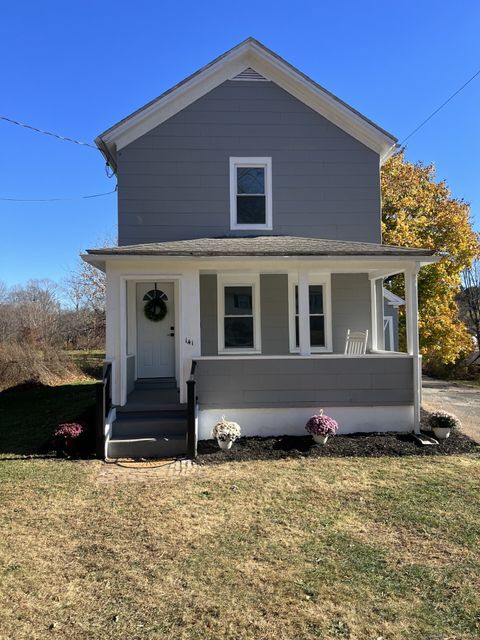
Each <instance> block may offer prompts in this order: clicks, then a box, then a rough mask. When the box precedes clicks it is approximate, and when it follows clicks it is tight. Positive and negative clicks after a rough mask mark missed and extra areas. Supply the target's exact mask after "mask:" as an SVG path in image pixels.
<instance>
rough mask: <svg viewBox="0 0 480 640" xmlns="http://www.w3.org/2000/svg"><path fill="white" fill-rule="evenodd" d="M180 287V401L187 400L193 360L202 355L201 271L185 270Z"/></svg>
mask: <svg viewBox="0 0 480 640" xmlns="http://www.w3.org/2000/svg"><path fill="white" fill-rule="evenodd" d="M182 276H183V277H182V279H181V285H180V287H181V289H180V298H181V303H180V323H181V331H180V344H179V348H180V363H181V365H180V371H181V376H182V379H181V380H179V381H178V382H179V387H180V402H186V399H187V395H186V394H187V389H186V381H187V380H188V379H189V378H190V368H191V364H192V360H194V359H195V357H196V356H199V355H201V353H202V350H201V344H200V272H199V270H198V269H191V270H190V269H189V270H188V271H187V270H185V271H184V272H183V274H182Z"/></svg>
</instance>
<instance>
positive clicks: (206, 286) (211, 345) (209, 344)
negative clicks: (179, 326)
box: [200, 274, 218, 356]
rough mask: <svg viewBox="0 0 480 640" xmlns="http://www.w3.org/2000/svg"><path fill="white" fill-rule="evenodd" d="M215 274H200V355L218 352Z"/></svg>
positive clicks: (210, 354)
mask: <svg viewBox="0 0 480 640" xmlns="http://www.w3.org/2000/svg"><path fill="white" fill-rule="evenodd" d="M217 325H218V320H217V276H216V275H215V274H204V275H200V340H201V344H202V356H213V355H216V354H217V353H218V326H217Z"/></svg>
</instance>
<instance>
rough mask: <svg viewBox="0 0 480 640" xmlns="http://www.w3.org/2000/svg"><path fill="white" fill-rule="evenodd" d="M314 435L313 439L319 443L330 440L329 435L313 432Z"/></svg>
mask: <svg viewBox="0 0 480 640" xmlns="http://www.w3.org/2000/svg"><path fill="white" fill-rule="evenodd" d="M312 435H313V439H314V440H315V442H316V443H317V444H325V443H326V442H327V440H328V436H319V435H316V434H312Z"/></svg>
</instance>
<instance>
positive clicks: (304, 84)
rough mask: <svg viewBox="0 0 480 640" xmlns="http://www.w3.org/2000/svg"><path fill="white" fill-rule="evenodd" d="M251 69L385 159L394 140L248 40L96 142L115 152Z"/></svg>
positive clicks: (267, 50) (394, 145)
mask: <svg viewBox="0 0 480 640" xmlns="http://www.w3.org/2000/svg"><path fill="white" fill-rule="evenodd" d="M246 67H250V68H252V69H254V70H255V71H257V72H258V73H259V74H260V75H263V76H265V77H266V78H268V79H269V80H272V81H273V82H275V83H276V84H278V86H280V87H281V88H283V89H284V90H285V91H287V92H288V93H290V94H291V95H293V96H294V97H295V98H297V99H298V100H300V101H302V102H303V103H304V104H306V105H307V106H309V107H310V108H311V109H313V110H314V111H316V112H317V113H319V114H321V115H322V116H324V117H325V118H327V119H328V120H330V122H332V123H333V124H335V125H337V126H338V127H340V128H341V129H343V130H344V131H346V132H347V133H349V134H350V135H351V136H353V137H354V138H356V139H357V140H359V141H360V142H362V143H363V144H365V145H366V146H367V147H369V148H370V149H373V150H374V151H375V152H376V153H378V154H379V155H380V159H381V161H384V160H386V159H387V158H388V157H389V156H390V155H391V154H392V153H393V152H394V150H395V148H396V140H395V138H394V137H393V136H392V135H391V134H389V133H387V132H386V131H383V130H381V129H380V128H378V127H377V126H375V125H374V123H373V122H371V121H369V120H368V119H367V118H365V117H364V116H363V115H361V114H360V113H359V112H357V111H355V110H354V109H352V108H351V107H349V106H348V105H347V104H346V103H344V102H342V101H341V100H339V99H338V98H336V97H335V96H334V95H333V94H331V93H330V92H328V91H327V90H326V89H324V88H323V87H321V86H320V85H318V84H316V83H315V82H314V81H312V80H311V79H310V78H308V77H307V76H305V75H304V74H302V73H301V72H300V71H298V70H297V69H295V68H294V67H293V66H292V65H290V64H289V63H288V62H286V61H285V60H283V59H282V58H280V57H279V56H278V55H276V54H275V53H274V52H273V51H270V50H269V49H267V48H266V47H265V46H264V45H262V44H261V43H259V42H258V41H256V40H254V39H253V38H248V39H247V40H245V41H244V42H242V43H240V44H239V45H238V46H236V47H234V48H233V49H231V50H230V51H228V52H227V53H225V54H223V56H221V57H220V58H217V59H216V60H214V61H213V62H211V63H210V64H209V65H207V66H206V67H204V68H203V69H201V70H200V71H198V72H197V73H195V74H193V75H192V76H190V77H189V78H187V79H186V80H184V81H183V82H181V83H180V84H179V85H177V86H176V87H174V88H173V89H171V90H169V91H167V92H166V93H164V94H162V95H161V96H159V97H158V98H157V99H155V100H153V101H152V102H151V103H150V104H148V105H146V106H145V107H143V108H142V109H140V110H138V111H137V112H135V113H133V114H132V115H130V116H129V117H127V118H125V119H124V120H122V121H120V122H119V123H118V124H116V125H114V126H113V127H111V128H110V129H108V130H107V131H106V132H104V133H103V134H101V135H100V136H99V137H98V138H97V139H96V143H97V145H98V146H99V147H100V148H101V147H102V145H105V146H106V147H107V148H108V151H109V153H110V154H111V155H112V156H113V157H115V154H116V151H117V150H119V149H122V148H123V147H125V146H126V145H128V144H130V143H131V142H133V141H134V140H136V139H137V138H139V137H140V136H142V135H144V134H145V133H147V132H148V131H150V130H151V129H153V128H155V127H157V126H158V125H159V124H161V123H162V122H165V121H166V120H168V118H171V117H172V116H173V115H175V114H176V113H178V112H179V111H181V110H182V109H184V108H185V107H187V106H188V105H190V104H192V103H193V102H195V100H198V99H199V98H201V97H202V96H204V95H205V94H207V93H208V92H209V91H212V89H215V87H217V86H219V85H220V84H222V83H223V82H225V81H226V80H228V79H231V78H233V77H235V76H236V75H238V74H239V73H241V72H242V71H244V69H245V68H246Z"/></svg>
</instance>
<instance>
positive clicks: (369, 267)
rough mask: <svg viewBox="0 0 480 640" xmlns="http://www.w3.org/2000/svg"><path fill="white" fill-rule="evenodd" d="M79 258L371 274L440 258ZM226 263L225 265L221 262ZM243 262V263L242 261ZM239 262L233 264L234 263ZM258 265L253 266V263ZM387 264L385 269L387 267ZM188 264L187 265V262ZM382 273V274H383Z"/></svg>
mask: <svg viewBox="0 0 480 640" xmlns="http://www.w3.org/2000/svg"><path fill="white" fill-rule="evenodd" d="M80 257H81V258H82V260H84V261H85V262H88V264H91V265H93V266H94V267H97V268H98V269H101V270H103V271H105V269H106V263H107V262H108V263H114V262H125V263H129V264H130V263H132V262H134V263H135V262H137V263H139V264H140V265H141V266H142V267H143V266H144V265H145V263H148V262H157V263H161V264H162V266H165V264H166V263H173V264H174V265H175V268H178V263H182V262H185V263H192V262H193V263H197V262H198V263H201V268H202V269H217V268H218V269H222V270H223V271H225V270H228V269H230V270H232V271H235V270H238V269H239V268H241V269H242V271H250V270H252V271H253V270H255V269H256V268H262V269H265V268H266V267H265V263H269V268H270V269H273V270H275V269H285V268H286V265H287V264H288V268H289V269H295V268H296V265H299V266H300V265H302V267H303V266H304V265H305V264H308V263H320V262H321V263H327V264H325V265H324V264H322V267H321V268H322V269H327V267H330V270H331V271H332V272H335V273H355V272H358V273H369V277H370V272H371V273H372V274H373V273H375V275H371V277H382V276H381V275H377V274H378V264H379V263H383V264H384V265H385V273H386V274H387V275H388V274H397V273H402V272H403V271H404V270H405V267H406V265H412V264H418V265H420V266H421V267H422V266H425V265H429V264H434V263H436V262H438V261H439V260H440V256H365V255H363V256H361V255H360V256H288V255H286V256H279V255H277V256H234V255H224V256H191V255H190V256H189V255H185V256H172V255H138V254H137V255H135V254H131V255H128V254H123V255H119V254H108V253H105V254H87V255H86V254H82V255H81V256H80ZM225 263H227V264H228V266H227V265H226V264H225ZM245 263H246V264H245ZM236 264H237V265H239V266H235V265H236ZM255 264H258V265H261V266H259V267H255V266H254V265H255ZM387 265H388V270H387ZM189 268H191V265H190V266H189ZM387 275H385V276H384V277H387Z"/></svg>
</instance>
